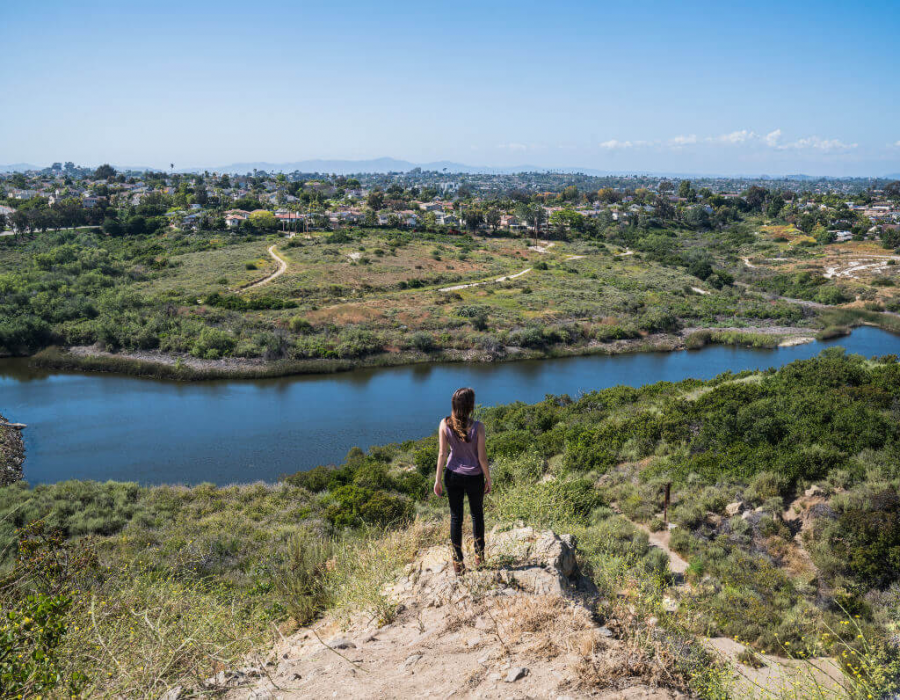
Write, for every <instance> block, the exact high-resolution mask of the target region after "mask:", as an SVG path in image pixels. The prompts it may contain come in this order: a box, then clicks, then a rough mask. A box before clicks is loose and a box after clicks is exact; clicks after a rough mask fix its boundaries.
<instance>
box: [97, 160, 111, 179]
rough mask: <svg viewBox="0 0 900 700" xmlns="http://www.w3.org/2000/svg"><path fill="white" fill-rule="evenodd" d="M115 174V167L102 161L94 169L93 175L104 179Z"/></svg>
mask: <svg viewBox="0 0 900 700" xmlns="http://www.w3.org/2000/svg"><path fill="white" fill-rule="evenodd" d="M115 176H116V169H115V168H114V167H113V166H111V165H110V164H109V163H104V164H103V165H101V166H100V167H99V168H97V169H96V170H95V171H94V177H95V178H96V179H97V180H106V179H108V178H111V177H115Z"/></svg>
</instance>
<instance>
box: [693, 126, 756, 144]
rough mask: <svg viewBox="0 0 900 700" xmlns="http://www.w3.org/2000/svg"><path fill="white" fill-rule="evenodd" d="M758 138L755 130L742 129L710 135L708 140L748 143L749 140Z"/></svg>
mask: <svg viewBox="0 0 900 700" xmlns="http://www.w3.org/2000/svg"><path fill="white" fill-rule="evenodd" d="M757 138H758V137H757V135H756V133H755V132H753V131H748V130H747V129H741V130H740V131H732V132H731V133H730V134H722V135H721V136H710V137H709V138H707V139H706V140H707V141H711V142H713V143H747V142H748V141H755V140H756V139H757Z"/></svg>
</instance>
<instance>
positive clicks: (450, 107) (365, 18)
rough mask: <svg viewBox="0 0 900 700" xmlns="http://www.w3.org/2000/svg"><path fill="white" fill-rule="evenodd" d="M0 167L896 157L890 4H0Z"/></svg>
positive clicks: (794, 161)
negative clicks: (313, 160) (54, 163)
mask: <svg viewBox="0 0 900 700" xmlns="http://www.w3.org/2000/svg"><path fill="white" fill-rule="evenodd" d="M0 28H2V33H0V36H2V44H3V53H4V57H5V60H4V62H3V63H4V67H3V70H2V71H0V95H3V105H4V108H3V109H2V110H0V163H14V162H31V163H36V164H49V163H50V162H51V161H55V160H73V161H76V162H79V163H83V164H91V165H93V164H98V163H100V162H105V161H109V162H112V163H116V164H120V165H149V166H154V167H162V166H164V165H167V164H168V163H170V162H173V163H175V164H176V168H177V167H193V166H204V167H206V166H208V167H213V166H216V165H224V164H228V163H233V162H244V161H269V162H288V161H296V160H304V159H309V158H326V159H337V158H344V159H363V158H376V157H381V156H392V157H395V158H403V159H407V160H411V161H414V162H427V161H433V160H444V159H446V160H454V161H458V162H463V163H468V164H473V165H491V166H510V165H517V164H530V165H537V166H543V167H576V166H579V167H589V168H598V169H606V170H615V171H633V170H639V171H667V172H695V173H704V172H708V173H725V174H737V173H769V174H785V173H797V172H804V173H810V174H831V175H868V174H873V175H879V174H885V173H896V172H900V71H898V70H897V60H898V59H897V54H896V41H897V37H898V36H900V2H897V1H896V0H891V1H880V2H876V1H870V2H865V1H859V2H831V1H829V0H820V1H819V2H807V1H805V0H801V1H792V2H784V1H782V2H768V1H766V2H750V3H723V2H715V3H713V2H691V1H683V2H654V1H652V0H651V1H645V2H641V3H627V2H615V3H612V2H609V3H608V2H587V1H582V0H570V1H569V2H568V3H547V2H541V3H537V2H528V1H524V2H523V1H518V2H491V1H489V0H488V1H484V2H468V1H467V0H458V1H455V2H452V3H442V2H433V3H428V2H422V0H417V1H416V2H406V1H405V0H400V1H395V2H390V3H387V2H377V3H375V2H340V1H335V2H316V3H311V2H282V1H279V0H273V1H271V2H265V3H253V2H246V1H245V2H232V1H231V0H216V2H207V1H205V0H203V1H192V0H182V1H181V2H170V1H169V0H154V2H146V3H123V2H121V1H119V2H101V1H97V0H84V1H83V2H79V3H72V2H58V1H55V0H45V1H43V2H28V3H26V2H15V1H14V0H0Z"/></svg>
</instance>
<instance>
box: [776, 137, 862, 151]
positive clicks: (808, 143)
mask: <svg viewBox="0 0 900 700" xmlns="http://www.w3.org/2000/svg"><path fill="white" fill-rule="evenodd" d="M858 146H859V144H858V143H844V142H843V141H841V140H840V139H823V138H819V137H818V136H808V137H806V138H803V139H797V140H796V141H793V142H791V143H786V144H784V145H780V146H777V148H780V149H783V150H787V149H792V150H816V151H823V152H832V151H850V150H852V149H854V148H857V147H858Z"/></svg>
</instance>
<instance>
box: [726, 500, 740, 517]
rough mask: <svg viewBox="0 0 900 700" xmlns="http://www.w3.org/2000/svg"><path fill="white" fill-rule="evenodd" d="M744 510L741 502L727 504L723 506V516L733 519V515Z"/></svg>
mask: <svg viewBox="0 0 900 700" xmlns="http://www.w3.org/2000/svg"><path fill="white" fill-rule="evenodd" d="M742 510H744V502H743V501H735V502H734V503H729V504H728V505H727V506H725V514H726V515H727V516H728V517H729V518H733V517H734V516H735V515H737V514H738V513H740V512H741V511H742Z"/></svg>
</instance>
